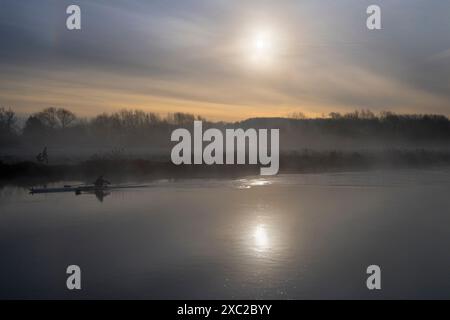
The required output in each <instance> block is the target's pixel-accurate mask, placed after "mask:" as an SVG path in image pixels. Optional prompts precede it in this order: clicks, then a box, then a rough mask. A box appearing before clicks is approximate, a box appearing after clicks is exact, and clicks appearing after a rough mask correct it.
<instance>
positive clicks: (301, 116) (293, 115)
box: [288, 111, 306, 120]
mask: <svg viewBox="0 0 450 320" xmlns="http://www.w3.org/2000/svg"><path fill="white" fill-rule="evenodd" d="M288 117H289V118H291V119H296V120H304V119H306V116H305V114H304V113H303V112H300V111H297V112H292V113H291V114H290V115H289V116H288Z"/></svg>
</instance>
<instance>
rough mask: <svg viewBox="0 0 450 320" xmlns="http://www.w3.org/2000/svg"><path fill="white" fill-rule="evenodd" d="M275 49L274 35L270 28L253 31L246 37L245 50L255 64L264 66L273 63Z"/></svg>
mask: <svg viewBox="0 0 450 320" xmlns="http://www.w3.org/2000/svg"><path fill="white" fill-rule="evenodd" d="M275 50H276V45H275V37H274V33H273V32H272V31H271V30H264V29H261V30H257V31H254V32H253V33H252V34H251V36H250V37H249V38H248V43H247V52H248V55H249V57H250V60H251V62H252V63H254V64H255V65H258V66H264V65H268V64H271V63H273V62H274V58H275Z"/></svg>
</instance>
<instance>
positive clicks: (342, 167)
mask: <svg viewBox="0 0 450 320" xmlns="http://www.w3.org/2000/svg"><path fill="white" fill-rule="evenodd" d="M449 166H450V152H439V151H425V150H415V151H399V150H391V151H390V152H385V153H383V154H379V153H376V154H363V153H358V152H350V153H346V152H336V151H332V152H312V151H304V152H302V153H291V154H283V155H281V156H280V171H279V174H289V173H322V172H342V171H362V170H374V169H397V168H404V167H408V168H419V169H424V168H439V167H449ZM259 168H260V165H180V166H176V165H174V164H172V163H171V162H161V161H153V160H145V159H97V160H87V161H82V162H80V163H77V164H57V165H46V164H38V163H35V162H31V161H23V162H17V163H10V164H7V163H3V162H0V176H1V177H2V178H1V179H0V185H2V184H8V183H14V184H18V185H24V186H30V185H33V184H46V183H50V182H57V181H62V180H76V181H84V182H86V183H91V182H92V179H93V177H96V176H97V175H98V174H99V173H101V174H103V175H105V176H107V177H108V178H109V179H111V180H113V181H115V182H123V181H130V180H132V181H134V182H138V181H152V180H159V179H173V180H177V179H191V178H239V177H244V176H255V175H259Z"/></svg>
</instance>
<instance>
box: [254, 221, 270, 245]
mask: <svg viewBox="0 0 450 320" xmlns="http://www.w3.org/2000/svg"><path fill="white" fill-rule="evenodd" d="M253 238H254V240H255V249H256V250H257V251H259V252H262V251H266V250H267V249H269V248H270V240H269V236H268V234H267V229H266V227H265V225H263V224H258V225H257V226H256V228H255V231H254V233H253Z"/></svg>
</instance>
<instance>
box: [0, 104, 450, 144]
mask: <svg viewBox="0 0 450 320" xmlns="http://www.w3.org/2000/svg"><path fill="white" fill-rule="evenodd" d="M19 119H20V118H19V117H18V116H17V114H16V113H15V112H14V111H13V110H12V109H10V108H0V144H1V145H20V144H33V143H36V142H39V143H41V142H42V143H56V144H58V143H61V144H70V143H73V144H98V143H100V144H104V143H129V144H145V143H147V142H148V143H153V144H156V145H158V144H161V145H164V144H167V140H168V138H167V137H169V136H170V133H171V131H172V130H173V129H174V128H176V127H181V126H182V127H188V128H189V127H191V126H192V122H193V121H194V120H202V121H204V125H205V126H215V127H218V128H224V127H228V126H230V127H238V126H241V127H244V128H245V127H254V128H264V127H266V128H270V127H278V128H280V133H281V134H282V135H284V136H287V137H288V138H295V137H296V136H297V135H305V134H306V135H310V136H311V137H313V136H314V135H324V134H325V135H332V136H336V137H350V138H352V137H353V138H358V137H368V138H370V137H374V138H375V137H383V138H387V139H389V138H403V139H419V140H420V139H423V140H427V139H428V140H436V141H448V140H449V139H450V121H449V119H448V118H447V117H446V116H443V115H433V114H395V113H393V112H381V113H379V114H375V113H373V112H372V111H370V110H356V111H353V112H349V113H343V114H341V113H338V112H331V113H329V114H328V116H323V117H319V118H307V117H306V116H305V115H304V114H303V113H301V112H297V113H294V114H291V115H289V116H287V117H285V118H255V119H248V120H245V121H241V122H235V123H224V122H215V123H214V122H209V121H206V119H204V118H202V117H200V116H197V115H193V114H189V113H181V112H177V113H169V114H167V115H165V116H162V115H160V114H157V113H153V112H145V111H142V110H128V109H123V110H119V111H117V112H113V113H102V114H99V115H97V116H95V117H92V118H83V117H78V116H77V115H76V114H75V113H73V112H71V111H70V110H67V109H65V108H54V107H51V108H46V109H43V110H41V111H39V112H36V113H33V114H31V115H29V116H28V117H27V118H26V120H25V119H23V120H24V121H22V123H20V121H19ZM282 138H283V137H282Z"/></svg>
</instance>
